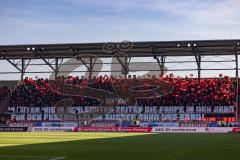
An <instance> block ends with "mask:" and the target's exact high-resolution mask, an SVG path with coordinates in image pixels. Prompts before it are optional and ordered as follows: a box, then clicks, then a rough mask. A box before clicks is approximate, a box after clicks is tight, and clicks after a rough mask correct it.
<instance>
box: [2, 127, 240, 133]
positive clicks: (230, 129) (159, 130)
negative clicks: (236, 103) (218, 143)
mask: <svg viewBox="0 0 240 160" xmlns="http://www.w3.org/2000/svg"><path fill="white" fill-rule="evenodd" d="M0 132H142V133H229V132H234V133H240V128H236V127H0Z"/></svg>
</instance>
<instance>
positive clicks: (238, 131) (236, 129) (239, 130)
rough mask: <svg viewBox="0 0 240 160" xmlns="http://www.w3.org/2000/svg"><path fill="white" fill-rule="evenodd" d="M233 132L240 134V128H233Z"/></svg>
mask: <svg viewBox="0 0 240 160" xmlns="http://www.w3.org/2000/svg"><path fill="white" fill-rule="evenodd" d="M232 132H233V133H240V128H233V130H232Z"/></svg>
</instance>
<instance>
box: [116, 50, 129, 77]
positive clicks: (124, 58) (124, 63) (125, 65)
mask: <svg viewBox="0 0 240 160" xmlns="http://www.w3.org/2000/svg"><path fill="white" fill-rule="evenodd" d="M115 57H116V58H117V60H118V62H119V64H120V65H121V67H122V74H123V75H124V77H125V78H127V75H128V74H129V63H130V60H131V57H129V56H128V55H126V54H124V53H119V54H116V55H115Z"/></svg>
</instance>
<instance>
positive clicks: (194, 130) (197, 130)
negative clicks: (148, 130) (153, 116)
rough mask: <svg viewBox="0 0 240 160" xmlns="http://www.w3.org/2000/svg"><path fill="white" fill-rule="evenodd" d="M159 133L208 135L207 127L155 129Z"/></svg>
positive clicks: (153, 130)
mask: <svg viewBox="0 0 240 160" xmlns="http://www.w3.org/2000/svg"><path fill="white" fill-rule="evenodd" d="M152 132H157V133H206V128H205V127H153V129H152Z"/></svg>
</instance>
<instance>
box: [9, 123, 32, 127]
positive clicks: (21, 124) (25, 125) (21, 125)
mask: <svg viewBox="0 0 240 160" xmlns="http://www.w3.org/2000/svg"><path fill="white" fill-rule="evenodd" d="M9 126H10V127H33V126H34V123H33V122H10V124H9Z"/></svg>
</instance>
